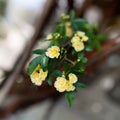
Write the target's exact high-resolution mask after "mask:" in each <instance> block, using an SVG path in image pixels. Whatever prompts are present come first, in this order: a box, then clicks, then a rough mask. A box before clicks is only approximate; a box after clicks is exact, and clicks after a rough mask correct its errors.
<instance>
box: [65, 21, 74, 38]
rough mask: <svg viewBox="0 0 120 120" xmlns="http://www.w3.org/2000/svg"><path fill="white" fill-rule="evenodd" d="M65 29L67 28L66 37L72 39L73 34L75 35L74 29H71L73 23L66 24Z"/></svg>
mask: <svg viewBox="0 0 120 120" xmlns="http://www.w3.org/2000/svg"><path fill="white" fill-rule="evenodd" d="M65 28H66V36H68V37H71V36H72V34H73V31H72V28H71V23H70V22H66V24H65Z"/></svg>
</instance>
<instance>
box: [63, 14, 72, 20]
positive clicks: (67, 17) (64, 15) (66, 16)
mask: <svg viewBox="0 0 120 120" xmlns="http://www.w3.org/2000/svg"><path fill="white" fill-rule="evenodd" d="M61 18H62V19H64V20H65V19H69V18H70V16H69V15H66V14H65V13H62V14H61Z"/></svg>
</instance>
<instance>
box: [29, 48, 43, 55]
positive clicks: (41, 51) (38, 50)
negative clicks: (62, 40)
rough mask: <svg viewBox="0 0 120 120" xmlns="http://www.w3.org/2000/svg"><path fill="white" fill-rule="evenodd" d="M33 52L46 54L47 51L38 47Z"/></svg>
mask: <svg viewBox="0 0 120 120" xmlns="http://www.w3.org/2000/svg"><path fill="white" fill-rule="evenodd" d="M31 53H32V54H44V53H45V50H42V49H37V50H33V51H32V52H31Z"/></svg>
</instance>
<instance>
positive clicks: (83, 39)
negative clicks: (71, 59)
mask: <svg viewBox="0 0 120 120" xmlns="http://www.w3.org/2000/svg"><path fill="white" fill-rule="evenodd" d="M75 36H77V37H79V38H80V41H81V42H86V41H88V37H87V36H86V35H85V32H82V31H77V32H76V33H75Z"/></svg>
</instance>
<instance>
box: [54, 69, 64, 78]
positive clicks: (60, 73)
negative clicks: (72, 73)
mask: <svg viewBox="0 0 120 120" xmlns="http://www.w3.org/2000/svg"><path fill="white" fill-rule="evenodd" d="M52 75H53V76H56V77H58V76H62V72H61V71H59V70H54V71H53V72H52Z"/></svg>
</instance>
